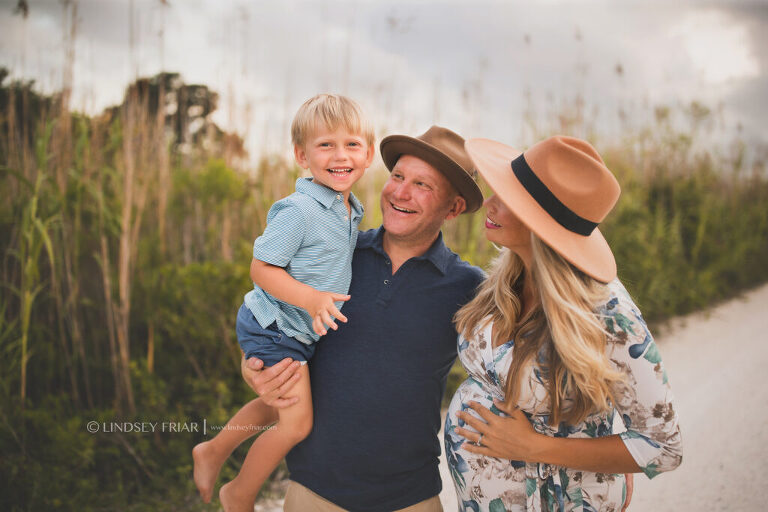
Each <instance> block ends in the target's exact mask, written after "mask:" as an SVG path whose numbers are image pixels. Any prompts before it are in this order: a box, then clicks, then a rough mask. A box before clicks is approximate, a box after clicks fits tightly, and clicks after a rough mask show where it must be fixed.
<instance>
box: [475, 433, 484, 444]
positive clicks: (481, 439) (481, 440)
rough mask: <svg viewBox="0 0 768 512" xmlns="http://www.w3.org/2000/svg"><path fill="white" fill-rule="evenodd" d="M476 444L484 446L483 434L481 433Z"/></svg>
mask: <svg viewBox="0 0 768 512" xmlns="http://www.w3.org/2000/svg"><path fill="white" fill-rule="evenodd" d="M475 444H476V445H477V446H483V434H480V437H478V438H477V442H476V443H475Z"/></svg>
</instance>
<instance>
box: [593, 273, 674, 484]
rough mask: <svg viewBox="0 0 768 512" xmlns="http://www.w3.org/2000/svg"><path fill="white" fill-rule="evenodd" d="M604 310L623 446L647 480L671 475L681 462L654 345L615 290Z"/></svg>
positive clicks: (637, 316)
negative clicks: (616, 374)
mask: <svg viewBox="0 0 768 512" xmlns="http://www.w3.org/2000/svg"><path fill="white" fill-rule="evenodd" d="M613 289H614V291H616V293H615V294H614V295H613V296H612V298H611V299H610V301H609V302H608V303H607V304H606V307H605V310H604V311H603V314H604V321H605V325H606V329H607V331H608V333H609V334H610V335H611V336H610V337H609V338H608V356H609V358H610V360H611V363H612V364H613V365H614V368H615V369H616V370H618V371H619V372H621V373H622V374H623V375H624V381H623V382H620V383H618V384H616V385H614V387H613V392H614V395H615V399H616V403H615V404H614V405H615V407H616V409H617V410H618V411H619V413H620V414H621V417H622V419H623V420H624V425H625V427H626V428H627V431H626V432H623V433H621V434H620V436H621V439H622V441H624V445H625V446H626V447H627V450H629V453H630V454H631V455H632V457H633V458H634V459H635V462H637V464H638V466H640V467H641V468H642V470H643V472H644V473H645V474H646V475H647V476H648V478H653V477H655V476H656V475H658V474H659V473H662V472H664V471H670V470H672V469H675V468H676V467H677V466H679V465H680V463H681V462H682V458H683V453H682V441H681V438H680V427H679V425H678V417H677V412H676V411H675V409H674V405H673V403H672V390H671V388H670V386H669V382H668V379H667V372H666V370H665V369H664V363H662V361H661V355H660V353H659V350H658V347H657V346H656V343H655V342H654V341H653V337H652V336H651V333H650V332H649V331H648V327H647V325H646V324H645V321H644V320H643V317H642V315H641V314H640V311H639V310H638V308H637V306H636V305H635V304H634V302H633V301H632V299H631V298H630V297H629V294H628V293H627V292H626V290H625V289H624V288H623V287H622V286H621V285H620V284H619V285H618V287H616V288H613Z"/></svg>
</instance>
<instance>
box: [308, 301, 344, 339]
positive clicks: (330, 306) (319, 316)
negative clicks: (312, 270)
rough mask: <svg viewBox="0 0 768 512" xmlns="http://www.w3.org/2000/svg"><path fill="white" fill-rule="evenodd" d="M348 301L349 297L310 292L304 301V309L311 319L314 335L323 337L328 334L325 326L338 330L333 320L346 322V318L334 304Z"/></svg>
mask: <svg viewBox="0 0 768 512" xmlns="http://www.w3.org/2000/svg"><path fill="white" fill-rule="evenodd" d="M349 299H350V296H349V295H343V294H341V293H333V292H321V291H320V290H312V293H310V294H309V296H308V297H307V300H306V301H305V304H304V309H306V310H307V312H308V313H309V316H311V317H312V329H313V330H314V331H315V333H317V334H318V335H320V336H323V335H325V334H326V333H327V332H328V330H327V328H326V326H327V327H330V328H331V329H333V330H336V329H338V328H339V326H338V325H337V324H336V322H335V321H334V318H336V320H339V321H341V322H346V321H347V317H345V316H344V315H342V314H341V311H339V308H337V307H336V304H335V302H338V301H348V300H349Z"/></svg>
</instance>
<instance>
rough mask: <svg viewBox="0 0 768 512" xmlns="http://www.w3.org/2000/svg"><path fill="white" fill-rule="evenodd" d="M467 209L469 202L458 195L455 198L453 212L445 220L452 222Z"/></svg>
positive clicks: (452, 206)
mask: <svg viewBox="0 0 768 512" xmlns="http://www.w3.org/2000/svg"><path fill="white" fill-rule="evenodd" d="M466 209H467V201H466V200H465V199H464V198H463V197H462V196H461V195H459V194H456V197H454V198H453V204H452V205H451V210H450V211H449V212H448V215H446V216H445V220H451V219H454V218H456V217H458V216H459V215H461V214H462V212H463V211H464V210H466Z"/></svg>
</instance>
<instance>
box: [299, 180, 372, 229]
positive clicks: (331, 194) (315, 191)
mask: <svg viewBox="0 0 768 512" xmlns="http://www.w3.org/2000/svg"><path fill="white" fill-rule="evenodd" d="M296 192H301V193H302V194H307V195H308V196H310V197H312V198H314V199H315V200H316V201H317V202H318V203H320V204H322V205H323V206H325V207H326V208H330V207H331V206H333V203H334V201H339V202H341V203H342V204H343V203H344V196H343V195H342V194H341V193H340V192H336V191H335V190H332V189H330V188H328V187H326V186H325V185H320V184H317V183H315V182H314V181H313V180H312V178H299V179H297V180H296ZM349 206H350V208H351V209H352V218H353V219H356V218H358V217H362V216H363V212H364V210H363V204H362V203H361V202H360V201H359V200H358V199H357V197H355V194H353V193H352V192H350V193H349Z"/></svg>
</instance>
